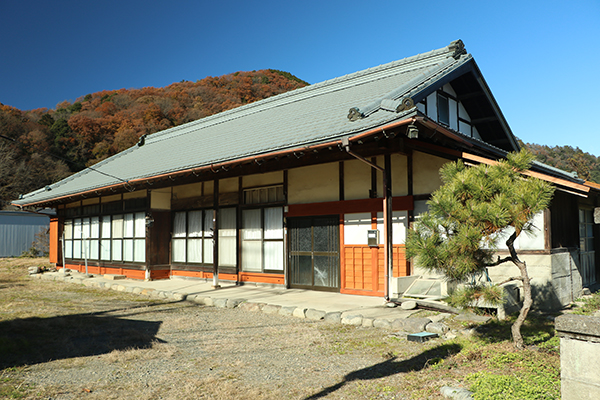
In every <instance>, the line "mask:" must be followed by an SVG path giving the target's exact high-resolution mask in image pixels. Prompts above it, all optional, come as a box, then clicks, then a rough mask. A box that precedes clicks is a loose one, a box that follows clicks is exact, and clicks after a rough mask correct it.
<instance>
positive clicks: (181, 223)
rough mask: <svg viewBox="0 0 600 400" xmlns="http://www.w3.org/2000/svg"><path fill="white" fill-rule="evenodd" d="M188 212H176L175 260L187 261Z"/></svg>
mask: <svg viewBox="0 0 600 400" xmlns="http://www.w3.org/2000/svg"><path fill="white" fill-rule="evenodd" d="M185 223H186V213H185V212H176V213H175V218H174V219H173V242H172V251H171V253H172V259H173V262H185V253H186V251H185V246H186V242H187V240H186V236H187V234H186V226H185Z"/></svg>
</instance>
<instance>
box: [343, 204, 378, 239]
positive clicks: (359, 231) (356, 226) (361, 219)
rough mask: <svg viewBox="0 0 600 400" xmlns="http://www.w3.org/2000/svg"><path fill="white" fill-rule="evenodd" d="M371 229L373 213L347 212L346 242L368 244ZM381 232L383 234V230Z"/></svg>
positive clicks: (345, 217)
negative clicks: (368, 232) (368, 233)
mask: <svg viewBox="0 0 600 400" xmlns="http://www.w3.org/2000/svg"><path fill="white" fill-rule="evenodd" d="M369 229H371V213H368V212H367V213H352V214H345V215H344V244H348V245H351V244H355V245H356V244H359V245H366V244H367V231H368V230H369ZM379 234H380V235H381V231H380V233H379ZM380 240H381V237H380Z"/></svg>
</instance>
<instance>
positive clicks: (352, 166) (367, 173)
mask: <svg viewBox="0 0 600 400" xmlns="http://www.w3.org/2000/svg"><path fill="white" fill-rule="evenodd" d="M370 189H371V167H370V166H368V165H367V164H366V163H364V162H362V161H360V160H352V161H344V199H345V200H357V199H368V198H369V190H370Z"/></svg>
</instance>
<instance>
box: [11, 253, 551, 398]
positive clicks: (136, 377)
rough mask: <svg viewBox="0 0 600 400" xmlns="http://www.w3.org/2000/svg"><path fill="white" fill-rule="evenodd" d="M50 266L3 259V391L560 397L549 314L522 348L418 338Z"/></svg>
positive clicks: (499, 330) (484, 339)
mask: <svg viewBox="0 0 600 400" xmlns="http://www.w3.org/2000/svg"><path fill="white" fill-rule="evenodd" d="M45 262H46V263H47V261H46V260H44V259H38V260H32V259H0V363H2V366H0V368H1V373H0V398H17V399H18V398H23V399H48V398H53V399H65V400H66V399H79V398H85V399H130V398H134V399H136V400H145V399H148V400H150V399H178V400H179V399H253V400H254V399H282V398H285V399H288V398H289V399H309V398H315V399H316V398H332V399H341V398H346V399H348V398H351V399H441V398H442V397H441V395H440V392H439V389H440V387H441V386H443V385H450V386H463V387H470V386H471V385H472V384H474V382H476V379H480V378H481V377H480V375H476V374H477V373H484V374H488V376H492V377H494V376H512V377H515V378H516V377H531V379H533V382H534V383H532V384H535V381H536V379H537V380H538V381H539V382H541V384H543V385H546V386H548V387H550V388H551V391H550V392H549V395H548V397H547V398H553V396H554V397H556V398H558V397H557V393H558V392H557V390H556V388H557V387H558V386H557V382H558V379H559V376H557V371H559V364H560V359H559V355H558V352H557V350H556V347H554V346H553V345H551V344H552V340H554V339H552V329H551V324H550V323H548V322H547V321H546V322H544V321H543V320H539V321H536V320H531V321H530V322H529V323H528V326H527V327H526V329H525V330H524V336H525V337H526V340H527V343H528V344H529V345H530V346H529V347H528V349H527V350H526V351H523V352H519V353H517V352H515V351H514V350H513V349H512V346H511V343H510V341H509V336H508V332H509V330H508V329H509V328H508V326H509V325H508V324H502V323H492V324H488V325H486V326H484V327H480V328H479V331H480V334H478V335H476V336H475V337H474V338H472V339H469V338H462V337H459V338H457V339H455V340H452V341H446V342H444V341H442V340H434V341H430V342H428V343H425V344H423V345H419V344H414V343H410V342H407V341H405V340H400V339H398V338H397V337H395V336H393V335H390V332H386V331H384V330H380V329H365V328H356V327H350V326H342V325H336V324H327V323H323V322H320V323H314V322H309V321H301V320H298V319H295V318H290V317H287V318H286V317H280V316H270V315H265V314H262V313H245V312H243V311H241V310H228V309H216V308H211V307H199V306H195V305H191V304H187V303H172V304H170V303H164V302H162V303H161V302H157V301H150V300H148V299H147V298H144V297H138V296H136V295H131V294H127V293H123V292H115V291H104V290H100V289H93V288H87V287H83V286H79V285H74V284H66V283H61V282H52V281H42V280H32V279H29V278H28V277H27V276H26V275H27V267H28V266H32V265H34V266H35V265H40V264H41V265H44V263H45ZM46 265H47V264H46ZM34 333H35V334H34ZM23 338H25V339H26V340H25V341H23V340H21V339H23ZM52 349H54V350H52ZM41 350H43V351H42V356H43V357H40V356H39V355H38V353H39V351H41ZM15 354H17V356H15ZM536 371H537V372H536ZM540 371H541V372H543V373H544V375H536V374H537V373H538V372H540ZM484 378H485V376H484ZM477 382H479V381H477ZM484 383H485V381H484ZM484 387H485V386H484ZM509 390H510V388H507V393H508V391H509Z"/></svg>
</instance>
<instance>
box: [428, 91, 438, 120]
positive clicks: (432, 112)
mask: <svg viewBox="0 0 600 400" xmlns="http://www.w3.org/2000/svg"><path fill="white" fill-rule="evenodd" d="M427 116H428V117H429V118H431V119H433V120H434V121H437V118H438V115H437V92H433V93H431V94H430V95H429V96H427Z"/></svg>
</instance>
